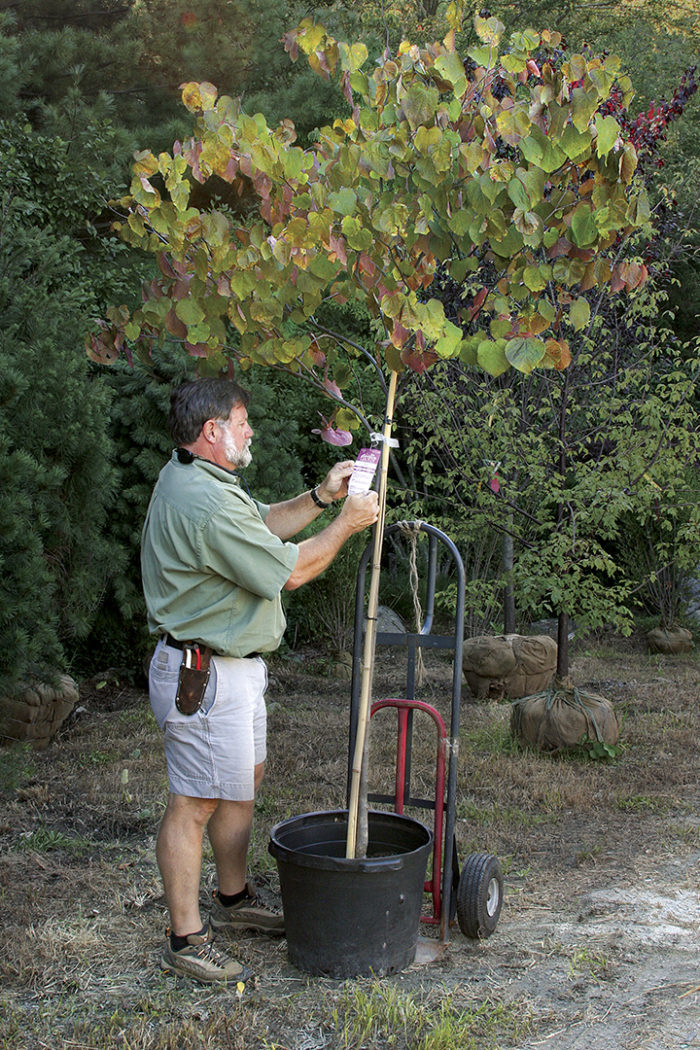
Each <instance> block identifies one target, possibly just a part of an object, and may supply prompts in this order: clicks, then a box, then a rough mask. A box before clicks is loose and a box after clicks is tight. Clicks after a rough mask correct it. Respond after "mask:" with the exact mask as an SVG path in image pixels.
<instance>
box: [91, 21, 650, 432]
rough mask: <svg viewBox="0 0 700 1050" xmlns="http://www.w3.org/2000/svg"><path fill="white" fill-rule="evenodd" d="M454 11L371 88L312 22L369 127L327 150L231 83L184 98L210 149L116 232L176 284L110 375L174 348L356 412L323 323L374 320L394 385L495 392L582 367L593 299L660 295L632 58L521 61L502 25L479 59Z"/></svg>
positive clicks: (309, 28)
mask: <svg viewBox="0 0 700 1050" xmlns="http://www.w3.org/2000/svg"><path fill="white" fill-rule="evenodd" d="M451 6H452V13H451V18H452V23H453V25H452V28H451V29H450V30H449V31H448V33H447V35H446V36H445V38H444V40H443V41H441V42H439V41H438V42H434V43H432V44H430V45H428V46H426V47H422V48H421V47H418V46H417V45H413V44H410V43H408V42H404V43H402V44H401V45H400V47H399V49H398V52H397V54H396V55H389V54H385V55H384V56H383V58H382V59H380V61H379V62H378V63H377V64H376V66H375V68H374V69H371V70H368V69H367V68H366V64H367V59H368V54H367V49H366V47H365V46H364V45H363V44H361V43H355V44H345V43H342V42H340V41H337V40H335V39H334V38H333V37H331V36H330V35H329V34H328V33H327V32H326V30H325V29H324V28H323V27H321V26H319V25H317V24H315V23H314V22H312V21H311V20H310V19H306V20H304V21H303V22H302V23H301V25H300V26H299V27H298V28H297V29H296V30H294V31H292V32H290V33H289V34H288V35H287V37H286V45H287V48H288V50H289V51H290V54H291V56H292V57H293V58H296V56H297V54H298V53H299V52H302V53H303V54H305V55H306V56H307V59H308V61H309V63H310V65H311V67H312V68H313V69H314V70H316V71H317V72H318V73H319V74H320V75H321V76H322V77H325V78H326V79H330V78H335V79H337V80H338V82H339V83H340V85H341V87H342V90H343V93H344V96H345V98H346V100H347V103H348V106H349V107H350V113H351V115H350V116H348V117H346V118H344V119H343V118H338V119H336V120H335V121H334V123H333V124H332V126H326V127H324V128H323V129H321V131H320V132H319V137H318V141H317V142H316V143H315V144H314V146H313V148H308V149H302V148H300V147H299V146H297V145H296V144H295V131H294V127H293V126H292V124H291V123H290V122H288V121H283V122H282V123H281V124H280V125H278V126H277V127H276V128H274V129H271V128H270V127H268V125H267V122H266V121H265V119H264V117H262V115H260V114H255V115H249V114H247V113H246V112H245V111H244V110H243V109H242V108H241V106H240V104H239V103H238V102H237V101H236V100H234V99H232V98H230V97H228V96H219V94H218V92H217V89H216V88H215V87H214V86H213V85H211V84H209V83H201V84H197V83H189V84H187V85H185V87H184V90H183V101H184V103H185V105H186V106H187V108H188V109H189V110H190V111H191V112H192V114H193V115H194V117H195V129H194V136H193V137H192V138H191V139H190V140H187V141H185V142H176V143H175V145H174V147H173V150H172V152H170V153H160V154H159V155H158V156H156V155H155V154H154V153H152V152H150V151H147V150H144V151H142V152H140V153H139V154H138V156H137V158H136V163H135V165H134V177H133V180H132V184H131V193H130V195H129V196H127V197H125V198H123V199H122V200H121V201H119V202H118V205H119V207H121V208H122V209H124V218H123V220H120V221H119V222H117V223H116V228H117V229H118V230H119V232H120V234H121V236H123V237H124V239H125V240H126V241H127V242H128V243H130V244H132V245H137V246H139V247H141V248H143V249H145V250H146V251H148V252H151V253H153V254H155V255H156V257H157V259H158V263H159V267H160V276H158V277H157V278H156V279H154V280H153V281H152V282H151V284H150V285H149V286H148V287H147V288H145V289H144V301H143V303H142V305H141V306H140V307H138V308H137V309H135V310H134V311H133V312H131V311H130V310H129V309H128V308H127V306H125V305H122V306H120V307H115V308H113V309H112V310H111V311H110V313H109V318H108V321H107V322H103V324H102V326H101V331H100V332H98V333H97V334H95V335H93V337H92V338H91V341H90V351H91V353H92V355H93V356H94V357H95V359H97V360H100V361H107V362H108V361H110V360H114V359H115V357H116V356H118V355H119V353H120V352H122V351H125V352H126V353H127V354H128V353H130V352H131V350H130V347H131V346H134V347H135V349H136V352H137V353H139V354H141V355H146V356H147V355H148V353H149V351H150V348H151V347H152V346H153V345H154V344H155V343H156V342H158V341H162V339H163V338H164V337H166V336H170V337H172V338H177V339H180V340H182V341H183V342H184V343H185V345H186V346H187V348H188V349H189V350H190V352H191V353H193V354H195V355H198V356H200V357H203V358H208V359H209V360H210V363H211V364H212V365H215V366H216V367H221V366H223V365H224V364H225V359H226V357H229V358H230V357H233V358H236V359H237V360H238V361H240V362H241V363H242V364H243V366H244V367H245V366H247V365H248V364H250V363H261V364H276V365H282V366H284V367H286V368H288V369H290V370H292V371H295V372H299V373H300V374H303V375H306V376H307V377H308V378H311V379H312V380H313V381H315V382H316V383H317V384H318V385H319V386H325V388H326V390H327V391H328V392H329V393H330V394H331V395H336V396H337V397H338V398H339V399H340V400H342V397H341V393H340V391H341V389H342V387H343V385H344V383H345V382H346V381H347V373H346V371H345V365H344V363H342V362H341V360H340V359H339V349H340V348H342V349H344V350H347V349H348V347H347V344H346V345H345V346H343V338H342V334H336V333H332V332H329V331H328V330H327V329H326V328H325V327H324V326H323V324H321V323H320V322H319V318H318V315H319V311H320V310H322V308H323V306H324V304H326V303H328V302H333V301H336V302H337V301H346V300H358V301H360V302H362V303H363V304H364V305H365V306H366V307H367V309H368V310H369V312H370V313H371V314H372V315H373V316H375V318H376V319H377V320H378V322H379V325H378V335H379V339H378V343H379V346H380V350H381V355H380V356H381V359H382V361H383V363H385V364H386V365H387V366H388V367H389V368H391V369H395V370H401V369H403V368H405V367H408V368H412V369H415V370H418V371H420V370H422V369H424V368H426V367H427V366H429V364H430V363H431V362H432V361H434V360H436V359H437V358H449V357H455V356H461V357H462V358H463V359H465V360H467V361H473V362H478V363H479V364H480V365H481V366H482V367H483V368H485V369H486V370H487V371H489V372H491V373H492V374H494V375H497V374H499V373H500V372H503V371H504V370H506V369H507V368H509V367H510V366H514V367H516V368H517V369H519V370H521V371H524V372H529V371H531V370H532V369H533V368H535V367H538V366H540V367H553V368H558V369H561V368H565V367H566V365H567V364H568V362H569V359H570V356H569V348H568V342H567V335H568V334H569V333H570V332H575V331H577V330H578V329H580V328H581V327H583V326H584V325H585V324H586V323H587V321H588V318H589V306H588V303H587V300H586V299H585V297H584V296H582V295H581V292H582V291H585V290H586V289H588V288H591V287H593V286H597V285H609V286H610V288H611V289H612V290H613V291H621V290H622V289H625V288H627V289H633V288H636V287H638V286H639V285H640V284H641V283H643V281H644V280H645V278H646V273H647V271H646V267H645V264H644V262H643V261H642V260H641V259H637V258H634V257H629V255H628V242H629V237H630V235H631V234H632V233H633V232H634V231H636V230H638V229H640V228H642V227H643V226H644V225H645V224H646V223H647V222H648V220H649V218H650V210H649V204H648V201H647V197H646V193H645V189H644V187H643V185H642V184H641V183H640V182H638V181H637V180H636V179H635V173H636V170H637V152H636V150H635V147H634V145H633V143H632V142H631V141H626V140H625V138H624V137H623V134H622V131H623V128H622V125H621V123H620V121H619V120H618V119H616V117H615V116H613V115H612V114H611V113H609V112H606V109H605V107H606V105H607V103H608V101H609V99H610V96H611V92H612V91H613V90H614V89H617V91H618V95H619V99H620V105H622V106H624V105H625V103H626V102H627V101H628V100H629V98H630V97H631V85H630V82H629V79H628V78H627V77H626V76H625V75H622V74H621V71H620V66H619V62H618V61H617V60H616V59H615V58H614V57H612V56H603V57H593V56H591V55H589V54H574V55H569V54H567V53H566V52H564V51H563V49H562V47H561V44H562V41H561V38H560V37H559V35H558V34H556V33H550V32H547V31H544V32H542V33H540V32H535V31H532V30H527V31H525V32H519V33H515V34H513V35H512V36H511V38H510V41H509V42H508V45H507V46H506V47H505V48H503V49H502V47H501V45H502V36H503V26H502V24H501V23H500V22H499V21H498V20H497V19H495V18H492V17H489V18H481V17H479V16H477V18H476V23H475V24H476V31H477V35H478V37H479V42H478V43H477V44H476V45H474V46H472V47H471V48H470V49H469V51H468V55H467V57H466V60H463V58H462V56H460V54H459V53H458V52H457V50H456V46H455V38H456V36H455V30H456V28H457V26H458V24H459V20H460V12H459V10H458V9H457V7H456V5H451ZM212 180H214V181H215V182H216V184H217V185H218V186H220V187H221V204H220V206H218V207H217V206H213V207H208V208H206V209H200V208H199V207H197V206H196V204H195V203H194V201H195V200H196V186H197V184H200V185H205V184H207V183H210V182H211V181H212ZM438 269H442V270H444V271H446V272H447V273H448V274H449V275H450V277H451V278H452V279H454V280H456V281H458V282H460V283H463V284H464V285H465V287H466V289H467V290H468V291H469V293H470V298H469V302H468V303H467V304H466V306H465V311H464V313H463V315H462V318H461V320H462V324H461V325H460V324H455V323H454V322H453V321H451V320H449V319H448V318H447V317H446V316H445V312H444V309H443V305H442V302H441V300H440V298H439V297H436V296H433V295H431V290H432V285H433V280H434V277H435V274H436V272H437V271H438ZM486 318H487V319H488V324H486V323H484V319H486ZM351 350H352V348H351ZM378 353H379V351H378ZM347 418H348V417H347V415H344V416H342V420H343V421H344V422H345V421H347Z"/></svg>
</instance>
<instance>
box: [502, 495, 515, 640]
mask: <svg viewBox="0 0 700 1050" xmlns="http://www.w3.org/2000/svg"><path fill="white" fill-rule="evenodd" d="M512 529H513V515H512V514H509V515H508V530H509V531H508V532H504V533H503V553H502V557H501V563H502V566H503V572H504V573H505V574H506V575H507V576H508V580H507V582H506V585H505V587H504V588H503V631H504V633H505V634H515V590H514V589H513V579H512V576H513V546H514V544H513V535H512Z"/></svg>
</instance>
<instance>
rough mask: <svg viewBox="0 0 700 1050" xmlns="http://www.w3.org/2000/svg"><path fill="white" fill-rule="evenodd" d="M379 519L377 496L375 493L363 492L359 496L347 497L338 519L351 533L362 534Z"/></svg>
mask: <svg viewBox="0 0 700 1050" xmlns="http://www.w3.org/2000/svg"><path fill="white" fill-rule="evenodd" d="M378 517H379V496H378V495H377V493H376V492H365V493H364V494H363V495H361V496H348V498H347V499H346V500H345V503H344V504H343V509H342V510H341V512H340V519H341V520H342V521H343V522H344V524H345V525H346V526H347V527H348V528H349V529H350V530H351V531H352V532H362V530H363V529H366V528H369V526H370V525H374V523H375V521H376V520H377V518H378Z"/></svg>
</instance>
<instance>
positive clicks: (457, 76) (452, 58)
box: [434, 51, 467, 95]
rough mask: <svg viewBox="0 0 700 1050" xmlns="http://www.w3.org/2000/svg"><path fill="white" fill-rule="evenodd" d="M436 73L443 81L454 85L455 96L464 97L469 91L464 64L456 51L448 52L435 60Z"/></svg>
mask: <svg viewBox="0 0 700 1050" xmlns="http://www.w3.org/2000/svg"><path fill="white" fill-rule="evenodd" d="M434 68H435V72H436V73H438V74H439V75H440V76H441V77H442V78H443V80H447V81H449V83H450V84H452V89H453V91H454V93H455V95H463V94H464V92H465V91H466V90H467V78H466V76H465V74H464V63H463V62H462V59H461V58H460V56H459V55H458V54H457V52H456V51H448V52H447V53H446V54H443V55H439V56H438V57H437V59H436V60H435V66H434Z"/></svg>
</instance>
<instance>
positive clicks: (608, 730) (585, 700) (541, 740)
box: [510, 688, 620, 751]
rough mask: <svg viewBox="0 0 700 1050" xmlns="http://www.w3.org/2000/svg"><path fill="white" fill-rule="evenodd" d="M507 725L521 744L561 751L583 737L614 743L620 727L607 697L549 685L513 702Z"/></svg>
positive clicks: (545, 749)
mask: <svg viewBox="0 0 700 1050" xmlns="http://www.w3.org/2000/svg"><path fill="white" fill-rule="evenodd" d="M510 729H511V733H512V734H513V736H515V737H517V739H518V740H519V742H520V743H521V744H524V745H526V746H530V747H536V748H539V749H540V750H541V751H562V750H566V749H569V748H573V747H577V746H578V745H579V744H581V743H583V741H584V740H597V741H599V742H600V743H603V744H609V745H610V746H611V747H614V746H615V744H616V743H617V740H618V737H619V734H620V728H619V724H618V721H617V715H616V713H615V710H614V708H613V705H612V703H611V702H610V700H608V699H606V697H604V696H597V695H596V694H594V693H581V692H579V690H578V689H573V688H571V689H556V688H555V689H551V690H549V691H547V692H544V693H539V694H538V695H537V696H528V697H525V698H524V699H521V700H518V701H517V702H516V703H514V704H513V710H512V712H511V716H510Z"/></svg>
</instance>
